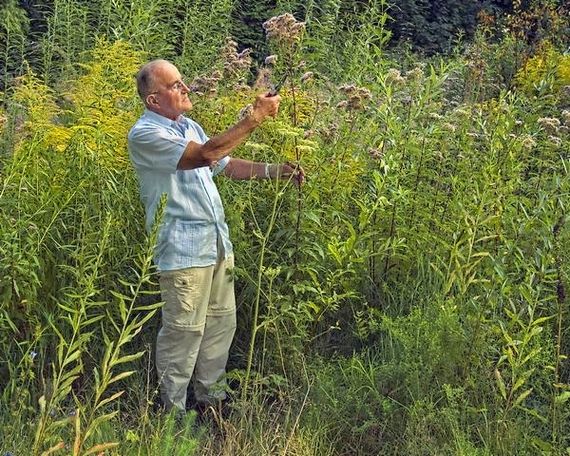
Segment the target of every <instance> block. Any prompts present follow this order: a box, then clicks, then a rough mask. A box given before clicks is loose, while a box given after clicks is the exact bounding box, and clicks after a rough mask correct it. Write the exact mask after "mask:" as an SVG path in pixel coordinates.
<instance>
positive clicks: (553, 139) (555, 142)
mask: <svg viewBox="0 0 570 456" xmlns="http://www.w3.org/2000/svg"><path fill="white" fill-rule="evenodd" d="M548 140H549V141H550V143H551V144H552V145H553V146H554V147H560V146H561V145H562V140H561V139H560V138H559V137H558V136H554V135H550V136H549V137H548Z"/></svg>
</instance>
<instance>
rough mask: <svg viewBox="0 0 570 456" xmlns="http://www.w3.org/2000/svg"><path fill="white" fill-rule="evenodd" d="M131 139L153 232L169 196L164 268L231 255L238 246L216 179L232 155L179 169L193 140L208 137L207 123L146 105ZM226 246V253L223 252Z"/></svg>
mask: <svg viewBox="0 0 570 456" xmlns="http://www.w3.org/2000/svg"><path fill="white" fill-rule="evenodd" d="M128 138H129V155H130V157H131V161H132V163H133V165H134V167H135V170H136V172H137V175H138V179H139V186H140V195H141V200H142V202H143V204H144V207H145V211H146V229H147V231H150V229H151V228H152V224H153V221H154V215H155V212H156V209H157V207H158V204H159V203H160V197H161V195H162V194H163V193H166V195H167V202H166V207H165V210H164V218H163V220H162V225H161V227H160V229H159V232H158V241H157V245H156V249H155V252H154V261H155V263H156V265H157V267H158V270H159V271H170V270H174V269H183V268H191V267H203V266H211V265H213V264H215V263H216V261H217V258H218V255H219V254H220V255H223V256H224V257H227V256H228V255H230V254H231V253H232V252H233V249H232V244H231V242H230V238H229V231H228V226H227V224H226V222H225V216H224V208H223V207H222V200H221V199H220V195H219V193H218V189H217V188H216V184H215V183H214V180H213V177H214V176H215V175H216V174H218V173H219V172H221V171H222V170H223V169H224V168H225V166H226V165H227V164H228V162H229V160H230V158H229V157H225V158H223V159H222V160H220V161H219V162H218V163H217V164H216V166H215V167H213V168H210V167H209V166H204V167H200V168H195V169H189V170H178V169H176V167H177V165H178V161H179V160H180V157H182V154H183V153H184V149H185V148H186V145H187V144H188V142H189V141H194V142H196V143H198V144H204V143H205V142H206V141H208V137H207V136H206V134H205V133H204V130H202V127H200V125H198V124H197V123H196V122H194V121H193V120H191V119H189V118H187V117H184V116H180V117H179V118H178V119H177V120H175V121H173V120H170V119H168V118H167V117H164V116H161V115H159V114H156V113H154V112H152V111H149V110H145V112H144V114H143V115H142V116H141V117H140V119H139V120H138V121H137V122H136V123H135V125H134V126H133V128H131V130H130V131H129V137H128ZM221 248H223V252H219V251H218V249H221Z"/></svg>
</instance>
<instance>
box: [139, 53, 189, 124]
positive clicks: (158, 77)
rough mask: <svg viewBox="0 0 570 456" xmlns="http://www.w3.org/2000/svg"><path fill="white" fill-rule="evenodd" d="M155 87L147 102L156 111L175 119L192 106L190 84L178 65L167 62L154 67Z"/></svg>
mask: <svg viewBox="0 0 570 456" xmlns="http://www.w3.org/2000/svg"><path fill="white" fill-rule="evenodd" d="M153 79H154V87H153V90H152V92H151V93H150V94H149V95H147V98H146V100H147V103H148V106H149V108H151V109H152V110H153V111H155V112H156V113H158V114H160V115H163V116H164V117H168V118H169V119H172V120H175V119H176V118H177V117H178V116H179V115H180V114H182V113H184V112H186V111H188V110H189V109H191V108H192V102H191V101H190V98H188V92H189V89H188V86H187V85H186V84H184V82H183V81H182V76H181V75H180V72H179V71H178V70H177V69H176V67H175V66H174V65H172V64H170V63H167V62H165V63H164V64H161V65H159V66H157V67H156V68H155V69H154V78H153Z"/></svg>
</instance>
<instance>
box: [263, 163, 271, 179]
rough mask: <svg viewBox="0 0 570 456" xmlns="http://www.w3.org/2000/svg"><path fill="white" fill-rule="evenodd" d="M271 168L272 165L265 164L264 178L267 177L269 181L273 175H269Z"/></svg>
mask: <svg viewBox="0 0 570 456" xmlns="http://www.w3.org/2000/svg"><path fill="white" fill-rule="evenodd" d="M270 166H271V165H270V164H269V163H265V176H264V177H265V178H266V179H269V178H270V177H271V175H270V174H269V167H270Z"/></svg>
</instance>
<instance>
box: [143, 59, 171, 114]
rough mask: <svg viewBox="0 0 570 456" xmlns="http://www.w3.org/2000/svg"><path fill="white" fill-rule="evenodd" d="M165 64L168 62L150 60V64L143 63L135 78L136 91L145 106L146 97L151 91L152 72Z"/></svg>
mask: <svg viewBox="0 0 570 456" xmlns="http://www.w3.org/2000/svg"><path fill="white" fill-rule="evenodd" d="M165 63H170V62H169V61H168V60H163V59H156V60H151V61H150V62H148V63H145V64H144V65H143V66H142V67H141V69H140V70H139V71H138V73H137V74H136V76H135V77H136V80H137V91H138V93H139V97H141V100H142V101H143V103H144V104H145V105H146V97H147V96H148V94H149V93H150V92H151V91H152V88H153V86H154V71H155V69H156V67H158V66H160V65H164V64H165Z"/></svg>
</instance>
